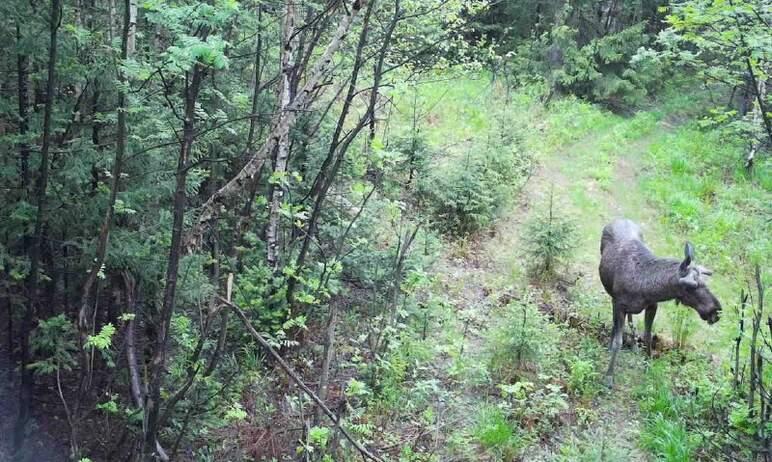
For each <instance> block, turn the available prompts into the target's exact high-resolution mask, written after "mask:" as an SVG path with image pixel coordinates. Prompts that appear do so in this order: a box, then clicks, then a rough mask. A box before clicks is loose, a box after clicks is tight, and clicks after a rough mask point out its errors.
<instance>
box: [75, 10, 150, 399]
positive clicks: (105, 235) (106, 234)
mask: <svg viewBox="0 0 772 462" xmlns="http://www.w3.org/2000/svg"><path fill="white" fill-rule="evenodd" d="M124 6H125V10H124V23H123V34H122V38H121V60H122V61H123V62H126V60H128V59H129V57H130V56H131V51H132V47H130V44H131V43H133V40H134V39H133V37H134V35H135V27H136V22H137V5H136V0H124ZM118 81H119V86H118V88H119V90H118V107H117V113H118V127H117V135H116V137H117V139H116V142H115V158H114V160H113V168H112V172H111V176H112V178H111V182H110V197H109V199H108V202H107V210H106V211H105V216H104V218H103V219H102V225H101V228H100V230H99V237H98V238H97V245H96V255H95V258H94V262H93V264H92V265H91V269H90V270H89V273H88V276H87V277H86V281H85V282H84V283H83V288H82V291H81V304H80V311H79V312H78V330H79V333H80V342H81V344H80V347H81V350H82V356H84V358H83V360H84V361H83V363H82V365H81V367H82V369H83V370H82V373H84V372H85V375H86V376H88V375H90V373H91V371H90V367H89V366H88V364H90V362H91V361H89V360H88V358H87V357H85V356H87V355H88V353H87V351H86V350H85V347H84V345H85V343H86V341H87V339H88V335H90V334H91V333H92V331H93V329H94V328H95V326H92V325H91V323H90V319H91V309H90V307H91V289H92V287H93V286H94V283H95V282H96V281H97V278H98V277H99V275H100V272H101V270H102V265H104V262H105V256H106V254H107V246H108V242H109V238H110V226H111V225H112V221H113V216H114V215H115V201H116V198H117V196H118V189H119V188H120V178H121V172H122V170H123V159H124V157H125V155H126V139H127V136H128V128H127V117H128V103H127V99H126V91H125V88H126V85H127V84H128V78H127V76H126V74H125V73H124V72H123V70H122V68H121V67H120V66H119V67H118ZM84 379H85V380H84ZM88 382H89V380H88V379H87V378H85V377H81V389H80V390H79V396H83V395H84V393H85V392H86V391H87V389H88V386H87V384H88Z"/></svg>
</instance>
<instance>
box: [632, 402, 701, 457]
mask: <svg viewBox="0 0 772 462" xmlns="http://www.w3.org/2000/svg"><path fill="white" fill-rule="evenodd" d="M698 440H699V437H697V436H695V435H692V434H690V433H689V432H688V431H687V430H686V427H685V426H684V424H683V423H681V422H679V421H678V420H677V419H672V418H667V417H665V416H663V415H662V414H657V415H656V416H654V418H652V419H650V420H649V421H648V422H647V423H646V425H645V426H644V429H643V432H641V442H642V444H643V447H645V448H646V449H648V450H650V451H651V452H652V453H653V454H654V455H656V457H657V460H659V461H662V462H692V461H693V460H694V454H695V450H696V449H697V446H698Z"/></svg>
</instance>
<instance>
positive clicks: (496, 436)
mask: <svg viewBox="0 0 772 462" xmlns="http://www.w3.org/2000/svg"><path fill="white" fill-rule="evenodd" d="M473 434H474V437H475V439H477V441H479V443H480V444H481V445H482V446H483V447H484V448H486V449H488V450H491V451H493V452H494V454H496V455H497V457H498V458H499V459H501V460H511V459H512V458H514V457H515V456H516V454H517V451H518V450H519V449H520V447H521V446H522V445H523V440H522V438H521V437H520V436H519V431H518V429H517V428H515V427H513V425H512V424H511V423H510V422H509V421H508V420H507V418H506V416H505V414H504V413H503V412H502V411H501V410H500V409H498V408H495V407H492V406H486V407H484V408H483V409H482V410H481V411H480V413H479V414H478V416H477V423H476V425H475V428H474V431H473Z"/></svg>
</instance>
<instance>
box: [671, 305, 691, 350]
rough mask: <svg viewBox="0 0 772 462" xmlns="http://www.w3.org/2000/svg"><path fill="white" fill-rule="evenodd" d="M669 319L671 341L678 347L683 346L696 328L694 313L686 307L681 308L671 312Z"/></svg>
mask: <svg viewBox="0 0 772 462" xmlns="http://www.w3.org/2000/svg"><path fill="white" fill-rule="evenodd" d="M670 320H671V325H670V328H671V331H672V335H673V341H674V342H675V344H676V346H677V347H678V348H684V347H685V346H686V344H687V342H688V340H689V337H690V336H691V335H692V334H693V333H694V331H695V330H696V329H697V320H696V319H695V315H694V313H693V312H692V311H691V310H689V309H688V308H682V309H679V310H676V311H674V312H673V313H671V315H670Z"/></svg>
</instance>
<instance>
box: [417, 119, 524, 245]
mask: <svg viewBox="0 0 772 462" xmlns="http://www.w3.org/2000/svg"><path fill="white" fill-rule="evenodd" d="M514 124H515V122H514V121H513V120H512V116H511V114H507V113H506V111H502V113H501V114H498V115H497V116H496V119H495V121H494V127H493V129H492V130H491V131H490V133H489V134H488V142H487V144H486V146H472V147H470V148H469V150H468V151H467V153H466V156H465V158H463V159H449V160H448V162H447V163H445V164H442V165H438V166H436V168H434V170H433V171H432V172H431V173H430V174H428V175H425V176H424V177H423V181H422V183H421V185H420V187H419V191H418V193H419V194H420V195H421V197H424V198H426V206H427V208H428V210H429V212H430V215H431V217H432V219H433V221H434V223H435V226H437V227H438V228H439V229H442V230H443V231H445V232H447V233H449V234H453V235H456V236H464V235H468V234H471V233H474V232H476V231H479V230H480V229H482V228H484V227H485V226H487V225H489V224H490V223H491V221H492V220H493V219H494V217H495V216H496V213H497V211H498V210H499V209H500V207H501V206H502V205H504V204H505V203H506V202H507V201H508V200H509V199H510V198H511V197H512V196H513V195H514V193H515V192H516V191H517V190H518V189H519V188H520V187H521V186H522V185H523V184H524V183H525V180H526V179H527V178H528V177H529V175H530V172H531V170H532V167H533V161H532V156H531V155H530V154H529V153H527V152H526V151H524V150H523V149H522V148H521V146H520V141H519V139H518V137H517V136H516V134H513V129H512V126H513V125H514Z"/></svg>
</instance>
